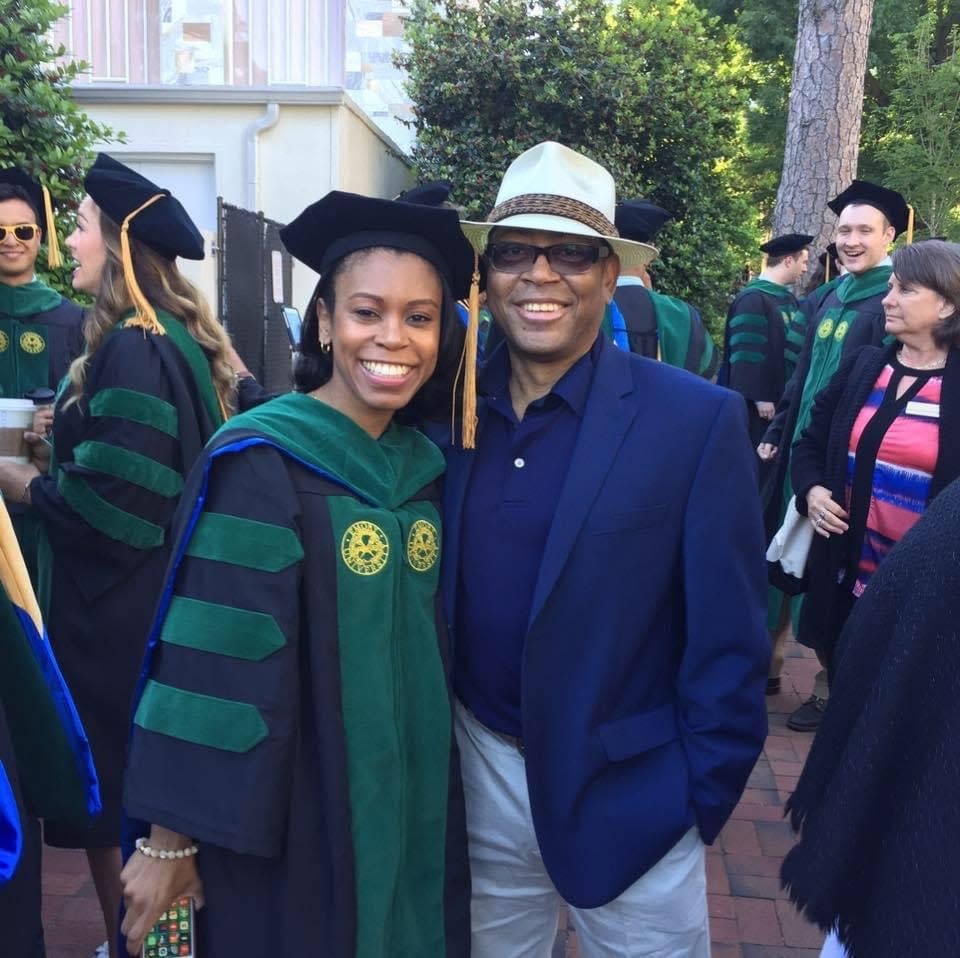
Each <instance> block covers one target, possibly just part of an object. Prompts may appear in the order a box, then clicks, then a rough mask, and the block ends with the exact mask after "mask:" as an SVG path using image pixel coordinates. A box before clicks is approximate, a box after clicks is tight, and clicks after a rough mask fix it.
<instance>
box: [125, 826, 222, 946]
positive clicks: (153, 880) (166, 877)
mask: <svg viewBox="0 0 960 958" xmlns="http://www.w3.org/2000/svg"><path fill="white" fill-rule="evenodd" d="M147 844H148V845H150V847H151V848H157V849H167V850H171V849H178V848H188V847H189V846H190V844H191V842H190V839H189V838H186V837H185V836H184V835H179V834H177V833H176V832H171V831H168V830H167V829H166V828H160V827H159V826H158V825H154V826H153V828H152V829H151V831H150V838H149V839H148V840H147ZM120 881H121V882H122V883H123V902H124V905H125V906H126V910H127V911H126V914H125V915H124V916H123V924H122V925H121V926H120V931H121V933H122V934H123V935H124V937H125V938H126V939H127V954H129V955H139V954H140V951H141V949H142V948H143V939H144V938H146V936H147V932H148V931H150V929H151V928H152V927H153V926H154V925H155V924H156V922H157V919H158V918H159V917H160V915H161V914H163V912H165V911H166V910H167V908H169V907H170V904H171V903H172V902H174V901H176V900H177V899H178V898H185V897H189V898H193V902H194V905H195V906H196V907H197V908H202V907H203V884H202V882H201V881H200V875H199V873H198V872H197V866H196V862H195V861H194V856H192V855H191V856H190V857H189V858H148V857H147V856H146V855H143V854H141V853H140V852H138V851H137V852H134V853H133V855H132V856H131V857H130V860H129V861H128V862H127V864H126V866H125V867H124V869H123V871H122V872H121V873H120Z"/></svg>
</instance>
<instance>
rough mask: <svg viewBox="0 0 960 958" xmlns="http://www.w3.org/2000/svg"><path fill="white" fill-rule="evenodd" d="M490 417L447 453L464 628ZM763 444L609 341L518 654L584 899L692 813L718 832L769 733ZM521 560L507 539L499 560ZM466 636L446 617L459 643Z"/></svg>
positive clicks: (637, 870) (706, 834)
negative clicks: (466, 519)
mask: <svg viewBox="0 0 960 958" xmlns="http://www.w3.org/2000/svg"><path fill="white" fill-rule="evenodd" d="M491 415H492V414H491V412H490V410H489V409H487V408H485V406H484V405H483V404H482V403H481V406H480V431H479V434H478V440H477V442H478V450H477V451H471V450H463V449H448V450H447V455H448V468H447V476H446V484H445V492H444V494H445V503H444V509H445V515H444V560H443V561H444V569H443V574H442V581H443V598H444V602H445V605H446V609H447V618H448V621H449V622H452V623H456V622H457V621H458V614H459V612H458V608H457V599H458V593H459V590H458V589H457V582H458V577H460V576H469V575H471V570H472V566H473V562H472V557H470V556H467V555H465V553H464V550H463V548H462V543H461V541H460V529H461V521H462V517H463V514H464V509H465V498H466V491H467V487H468V485H469V483H470V476H471V471H472V469H473V468H474V467H475V465H476V463H477V462H478V460H479V459H480V458H481V457H482V456H483V455H484V443H485V442H486V439H485V432H484V430H485V426H486V423H487V422H488V421H489V420H490V417H491ZM493 415H495V414H493ZM755 458H756V457H755V455H754V453H753V450H752V449H751V447H750V443H749V440H748V438H747V430H746V416H745V413H744V408H743V398H742V397H741V396H739V395H737V394H736V393H731V392H729V391H728V390H725V389H721V388H720V387H717V386H713V385H711V384H710V383H707V382H706V381H704V380H702V379H698V378H696V377H693V376H690V375H688V374H687V373H685V372H682V371H681V370H678V369H675V368H673V367H671V366H668V365H666V364H665V363H656V362H653V361H650V360H647V359H644V358H641V357H639V356H635V355H633V354H630V353H625V352H622V351H621V350H618V349H617V348H616V347H614V346H613V345H612V344H610V343H608V342H607V341H606V338H605V337H601V341H600V343H599V349H598V352H597V354H596V364H595V370H594V375H593V379H592V381H591V384H590V392H589V395H588V397H587V402H586V406H585V408H584V412H583V420H582V423H581V426H580V429H579V432H578V434H577V440H576V442H575V443H574V447H573V450H572V453H571V455H570V458H569V460H568V461H566V462H558V463H557V469H558V470H561V471H563V473H564V477H563V485H562V490H561V492H560V496H559V499H558V501H557V507H556V512H555V515H554V518H553V522H552V523H551V526H550V531H549V533H548V535H547V540H546V544H545V546H544V550H543V557H542V560H541V563H540V568H539V572H538V575H537V579H536V584H535V586H534V589H533V601H532V603H531V607H530V616H529V622H528V625H527V630H526V634H525V636H524V643H523V657H522V660H521V693H522V694H521V735H522V738H523V741H524V746H525V760H526V770H527V782H528V785H529V792H530V805H531V811H532V814H533V821H534V825H535V827H536V832H537V838H538V841H539V845H540V852H541V854H542V856H543V862H544V865H545V867H546V869H547V871H548V873H549V875H550V877H551V879H552V881H553V883H554V884H555V886H556V887H557V889H558V891H559V892H560V894H561V895H562V896H563V897H564V898H565V899H566V901H568V902H569V903H571V904H572V905H574V906H576V907H580V908H593V907H597V906H599V905H603V904H606V903H607V902H609V901H612V900H613V899H614V898H615V897H617V896H618V895H619V894H620V893H621V892H623V891H624V890H625V889H626V888H627V887H629V886H630V885H631V884H633V883H634V882H635V881H636V880H637V879H638V878H639V877H640V876H641V875H643V874H644V873H645V872H647V871H648V870H649V869H650V868H651V867H652V866H653V865H654V864H655V863H656V862H657V861H659V860H660V859H661V858H662V857H663V855H664V854H665V853H666V852H667V851H668V850H669V849H670V848H671V847H672V846H673V845H675V844H676V842H677V841H679V839H680V838H681V836H682V835H683V834H684V833H685V832H686V831H687V830H688V829H689V828H690V827H691V825H694V824H695V825H696V826H697V827H698V829H699V832H700V835H701V836H702V838H703V840H704V841H705V842H707V843H710V842H713V841H714V839H715V838H716V837H717V835H718V833H719V832H720V829H721V827H722V826H723V824H724V822H725V821H726V820H727V818H728V817H729V815H730V813H731V812H732V810H733V808H734V806H735V805H736V803H737V800H738V799H739V797H740V794H741V792H742V790H743V787H744V785H745V784H746V781H747V777H748V776H749V774H750V771H751V769H752V768H753V765H754V762H755V761H756V758H757V755H758V754H759V753H760V749H761V748H762V747H763V742H764V737H765V735H766V731H767V714H766V705H765V701H764V694H763V693H764V686H765V683H766V678H767V668H768V664H769V658H770V645H769V639H768V637H767V631H766V623H765V598H764V597H765V585H766V568H765V562H764V558H763V556H764V550H765V545H766V543H765V541H764V536H763V528H762V523H761V521H760V510H759V502H758V500H757V497H756V496H747V495H744V494H743V491H744V489H749V488H752V487H753V486H754V485H755V484H756V481H757V480H756V465H755V463H754V460H755ZM511 555H512V549H511V542H510V540H507V541H505V542H504V543H503V549H502V552H501V555H500V556H499V557H498V558H499V561H500V562H502V563H503V564H505V565H509V564H510V563H511V561H512V559H511ZM461 557H463V566H462V569H461V568H459V566H460V561H459V560H461ZM483 640H484V641H487V640H489V636H484V637H483ZM462 641H470V640H469V639H465V638H464V637H462V636H460V635H459V634H458V633H457V631H456V628H454V630H453V642H454V648H455V654H456V655H457V656H460V655H461V652H460V650H459V648H458V646H459V644H460V643H461V642H462ZM476 654H480V653H479V652H477V651H470V650H468V651H467V652H466V655H468V656H471V655H476Z"/></svg>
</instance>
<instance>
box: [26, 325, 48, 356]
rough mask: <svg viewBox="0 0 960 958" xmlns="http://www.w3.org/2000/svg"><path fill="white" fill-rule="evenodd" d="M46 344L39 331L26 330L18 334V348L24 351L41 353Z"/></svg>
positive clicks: (34, 353)
mask: <svg viewBox="0 0 960 958" xmlns="http://www.w3.org/2000/svg"><path fill="white" fill-rule="evenodd" d="M46 346H47V344H46V343H45V342H44V341H43V337H42V336H41V335H40V334H39V333H35V332H33V331H32V330H27V332H25V333H21V334H20V348H21V349H22V350H23V351H24V352H25V353H31V354H33V355H34V356H36V354H37V353H42V352H43V351H44V349H45V348H46Z"/></svg>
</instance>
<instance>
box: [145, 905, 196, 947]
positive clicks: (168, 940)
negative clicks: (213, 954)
mask: <svg viewBox="0 0 960 958" xmlns="http://www.w3.org/2000/svg"><path fill="white" fill-rule="evenodd" d="M193 919H194V914H193V899H192V898H179V899H177V901H175V902H174V903H173V904H172V905H171V906H170V907H169V908H168V909H167V910H166V911H165V912H164V913H163V914H162V915H161V916H160V920H159V921H158V922H157V923H156V924H155V925H154V926H153V928H151V929H150V931H149V932H147V937H146V938H144V940H143V951H142V955H143V958H197V952H196V942H195V940H194V930H193V925H194V922H193Z"/></svg>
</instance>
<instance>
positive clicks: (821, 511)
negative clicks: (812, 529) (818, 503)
mask: <svg viewBox="0 0 960 958" xmlns="http://www.w3.org/2000/svg"><path fill="white" fill-rule="evenodd" d="M826 514H827V512H826V510H825V509H821V510H820V511H819V512H818V513H817V518H818V519H819V520H820V521H821V522H823V520H824V518H825V516H826Z"/></svg>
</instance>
